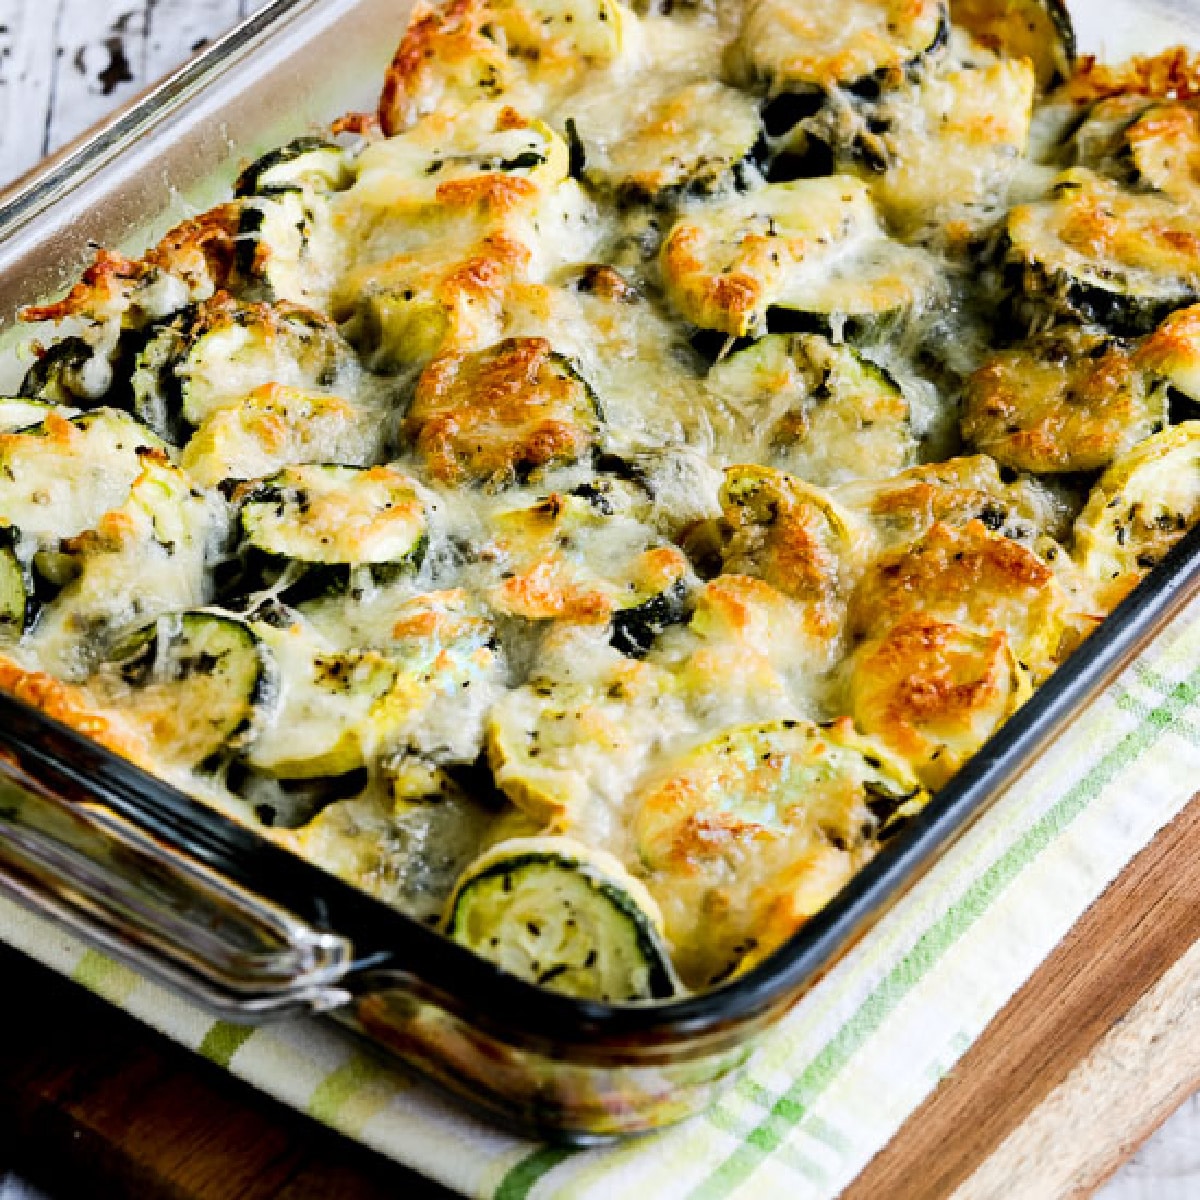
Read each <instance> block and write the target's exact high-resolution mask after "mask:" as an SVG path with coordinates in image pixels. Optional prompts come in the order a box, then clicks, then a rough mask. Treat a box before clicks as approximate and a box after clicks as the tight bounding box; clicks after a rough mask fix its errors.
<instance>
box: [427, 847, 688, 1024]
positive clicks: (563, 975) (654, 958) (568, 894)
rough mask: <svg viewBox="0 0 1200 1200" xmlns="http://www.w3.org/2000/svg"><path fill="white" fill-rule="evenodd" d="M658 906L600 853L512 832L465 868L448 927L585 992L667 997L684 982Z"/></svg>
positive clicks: (468, 941) (477, 946) (470, 944)
mask: <svg viewBox="0 0 1200 1200" xmlns="http://www.w3.org/2000/svg"><path fill="white" fill-rule="evenodd" d="M658 926H659V917H658V913H657V905H655V903H654V901H653V900H652V899H651V897H650V895H649V893H648V892H647V891H646V889H645V887H644V886H643V885H642V884H641V883H640V882H639V881H638V880H636V879H634V878H633V876H632V875H630V874H629V872H628V871H626V870H625V869H624V867H622V866H621V864H620V863H619V862H618V861H617V860H616V859H615V858H612V857H611V856H610V855H608V854H605V853H604V852H603V851H599V850H594V849H592V848H590V847H588V846H584V845H583V844H581V843H579V842H575V841H573V840H571V839H570V838H563V837H540V838H514V839H512V840H510V841H507V842H501V843H500V845H498V846H495V847H493V848H492V849H491V850H489V851H488V852H487V853H486V854H484V855H483V856H482V857H481V858H479V859H477V860H476V861H475V862H474V863H473V864H472V865H471V866H470V867H468V868H467V871H466V873H465V874H464V876H463V878H462V879H461V880H460V881H459V883H458V886H457V888H456V889H455V891H454V895H453V896H452V897H451V898H450V902H449V904H448V905H447V908H446V923H445V928H446V933H447V934H448V935H449V936H450V937H451V938H453V939H454V940H455V941H456V942H458V943H459V944H460V945H463V946H466V947H467V948H468V949H470V950H473V951H474V952H475V953H476V954H478V955H480V956H481V957H483V958H486V959H488V960H489V961H490V962H493V963H495V964H496V965H497V966H499V967H501V968H503V969H504V970H506V971H508V972H509V973H510V974H513V975H517V976H519V977H520V978H522V979H527V980H529V981H530V982H531V983H536V984H538V985H539V986H540V987H546V988H550V989H551V990H553V991H556V992H563V993H565V994H566V995H568V996H575V997H577V998H579V999H584V1000H601V1001H607V1002H610V1003H622V1002H629V1001H637V1000H643V1001H644V1000H666V999H669V998H670V997H671V996H674V995H675V994H676V993H677V992H678V991H679V990H680V988H679V984H678V983H677V981H676V978H675V973H674V971H673V969H672V967H671V960H670V957H669V955H668V953H667V948H666V944H665V943H664V941H663V938H662V935H661V933H660V932H659V928H658Z"/></svg>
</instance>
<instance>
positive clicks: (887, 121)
mask: <svg viewBox="0 0 1200 1200" xmlns="http://www.w3.org/2000/svg"><path fill="white" fill-rule="evenodd" d="M1033 99H1034V79H1033V68H1032V67H1031V66H1030V64H1029V62H1028V61H1026V60H1024V59H1020V60H1017V61H1006V62H998V63H994V64H992V65H991V66H986V67H978V68H968V69H965V70H961V71H955V72H952V73H950V74H938V75H927V76H926V77H924V78H923V79H922V80H921V82H920V84H917V85H910V86H909V87H907V88H905V89H904V90H902V91H900V92H898V93H896V95H895V96H894V97H892V98H889V99H888V100H887V101H886V102H884V104H882V105H881V110H880V118H879V122H878V127H879V128H880V129H883V130H884V131H885V132H883V133H881V134H879V135H877V136H876V137H875V138H874V141H873V143H872V144H875V143H877V144H878V147H879V149H880V152H881V157H880V161H879V162H876V160H875V158H874V157H871V158H870V161H871V163H872V165H882V166H883V168H884V169H883V171H882V172H877V171H873V170H869V169H866V168H862V167H858V166H856V162H855V155H853V154H852V155H851V156H850V163H849V164H848V169H855V170H856V172H857V173H862V174H863V176H864V178H865V179H866V180H867V181H868V183H869V184H870V186H871V194H872V196H873V197H874V198H875V202H876V203H877V204H878V205H879V207H880V209H881V210H882V212H883V213H884V214H885V215H886V216H887V218H888V220H889V222H890V223H891V224H892V226H893V227H894V228H896V229H897V230H898V231H899V232H900V233H901V234H903V235H905V236H914V235H918V234H923V233H928V232H936V231H937V230H939V229H941V230H942V231H944V234H945V235H946V236H948V238H949V239H950V240H951V241H952V242H959V241H961V240H962V238H963V236H964V235H965V236H967V237H977V236H978V235H979V233H980V231H981V230H982V229H984V228H986V227H987V226H988V225H990V224H992V223H994V222H995V221H996V220H997V219H998V218H999V217H1001V216H1003V214H1004V213H1005V211H1006V210H1007V207H1008V192H1009V185H1010V183H1011V182H1012V180H1013V177H1014V176H1015V175H1016V173H1017V170H1018V168H1019V167H1020V164H1021V160H1022V158H1023V157H1024V156H1025V152H1026V150H1027V148H1028V144H1029V131H1030V125H1031V122H1032V119H1033ZM868 136H870V135H868ZM861 157H862V156H861V155H859V156H858V158H859V159H861Z"/></svg>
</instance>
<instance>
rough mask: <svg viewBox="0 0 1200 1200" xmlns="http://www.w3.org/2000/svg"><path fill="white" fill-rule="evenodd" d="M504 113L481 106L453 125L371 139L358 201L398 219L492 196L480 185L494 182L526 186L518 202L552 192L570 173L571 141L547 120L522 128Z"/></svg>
mask: <svg viewBox="0 0 1200 1200" xmlns="http://www.w3.org/2000/svg"><path fill="white" fill-rule="evenodd" d="M509 111H510V112H511V109H510V110H509ZM503 114H504V106H503V105H499V104H495V105H493V104H477V105H474V106H472V107H471V108H469V109H467V111H466V112H464V113H459V114H457V117H456V119H455V120H454V121H451V122H446V121H431V122H424V123H422V124H419V125H417V126H416V128H414V129H412V130H410V131H409V132H408V133H403V134H400V135H399V136H398V137H393V138H388V139H386V140H384V141H377V142H372V143H371V145H369V146H367V148H366V149H365V150H364V151H363V152H362V155H361V156H360V157H359V160H358V182H357V183H356V184H355V186H354V193H353V194H354V197H355V198H356V199H360V200H361V201H362V202H363V203H364V204H366V205H368V206H371V207H380V208H386V209H388V211H389V212H391V213H392V214H394V217H393V219H400V218H402V217H409V218H413V219H418V220H419V219H421V214H422V213H429V212H431V211H432V210H433V209H434V208H436V207H439V206H444V205H446V204H449V203H451V202H454V198H455V197H456V196H463V197H469V196H472V195H473V196H475V197H478V196H480V195H483V194H486V191H487V189H486V187H483V186H477V185H483V184H486V183H487V181H488V180H489V178H503V179H507V180H514V181H516V180H519V181H521V182H520V184H519V185H517V188H519V190H514V191H513V193H512V195H513V196H514V198H515V197H518V196H526V195H528V196H534V195H543V196H544V195H547V194H548V193H549V192H551V191H552V190H553V189H554V188H556V187H557V186H558V185H559V184H561V183H562V182H563V181H564V180H566V179H567V178H568V176H569V174H570V161H571V154H570V150H569V149H568V147H567V143H566V142H565V141H564V140H563V139H562V138H561V137H559V135H558V134H557V133H555V132H554V130H553V129H551V128H550V126H549V125H547V124H546V123H545V122H543V121H530V122H529V123H528V124H524V125H516V124H515V123H509V122H508V121H507V120H505V119H504V116H503ZM456 202H457V203H462V201H461V200H459V201H456ZM512 202H513V201H510V202H509V203H512Z"/></svg>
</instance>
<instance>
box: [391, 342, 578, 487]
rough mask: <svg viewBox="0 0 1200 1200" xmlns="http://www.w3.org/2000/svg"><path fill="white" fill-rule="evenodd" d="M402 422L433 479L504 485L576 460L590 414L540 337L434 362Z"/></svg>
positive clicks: (571, 377)
mask: <svg viewBox="0 0 1200 1200" xmlns="http://www.w3.org/2000/svg"><path fill="white" fill-rule="evenodd" d="M405 427H406V429H407V430H408V433H409V435H410V436H411V437H412V438H413V441H414V444H415V446H416V449H417V452H418V453H419V454H420V455H421V457H422V459H423V460H424V461H425V463H426V465H427V467H428V469H429V471H430V472H431V473H432V475H433V476H434V478H435V479H439V480H441V481H442V482H444V483H460V482H462V481H464V480H468V479H475V480H484V481H491V482H496V483H503V482H505V481H506V480H509V479H511V478H512V477H513V476H514V475H515V474H516V473H517V472H519V471H526V472H528V471H531V470H536V469H538V468H540V467H544V466H546V465H547V464H550V463H554V462H561V461H564V460H566V461H570V460H572V459H576V458H578V457H579V456H580V455H581V454H582V453H583V452H584V451H585V450H586V449H587V447H588V446H590V445H591V443H592V441H593V439H594V437H595V433H596V427H597V413H596V409H595V405H594V401H593V399H592V397H591V394H590V392H589V389H588V386H587V384H586V383H584V382H583V380H581V379H580V378H579V376H578V375H576V374H575V373H574V372H573V371H572V370H571V369H570V367H569V366H568V365H567V364H566V363H565V361H563V360H562V359H560V358H559V357H558V356H557V355H555V353H554V351H553V349H552V347H551V346H550V343H549V342H547V341H545V339H542V338H510V339H509V340H507V341H504V342H501V343H499V344H498V345H496V346H494V347H492V348H491V349H489V350H484V351H479V352H478V353H474V354H449V355H444V356H443V357H441V358H438V359H435V360H434V361H433V362H432V363H430V365H429V366H428V367H426V369H425V371H424V372H423V373H422V375H421V379H420V382H419V383H418V384H417V392H416V395H415V397H414V399H413V403H412V407H411V408H410V409H409V413H408V419H407V421H406V422H405Z"/></svg>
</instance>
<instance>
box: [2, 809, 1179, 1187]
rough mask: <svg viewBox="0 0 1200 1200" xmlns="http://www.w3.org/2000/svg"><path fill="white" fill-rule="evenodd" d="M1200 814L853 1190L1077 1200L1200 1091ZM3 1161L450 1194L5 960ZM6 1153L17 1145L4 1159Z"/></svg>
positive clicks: (84, 1171) (136, 1174) (1092, 921)
mask: <svg viewBox="0 0 1200 1200" xmlns="http://www.w3.org/2000/svg"><path fill="white" fill-rule="evenodd" d="M1198 937H1200V799H1197V800H1196V801H1193V803H1192V804H1191V806H1190V808H1189V809H1188V810H1187V811H1185V812H1184V813H1183V814H1182V815H1181V816H1180V817H1178V818H1177V819H1176V820H1175V821H1174V822H1173V823H1172V824H1171V825H1170V826H1168V827H1167V828H1166V829H1165V830H1164V831H1163V832H1162V833H1161V834H1160V836H1159V837H1158V838H1157V839H1156V840H1155V841H1154V843H1153V844H1152V845H1150V846H1149V847H1148V848H1147V849H1146V850H1145V851H1143V853H1142V854H1141V855H1139V856H1138V858H1137V859H1135V860H1134V861H1133V863H1132V864H1130V866H1129V867H1128V868H1127V869H1126V871H1125V872H1124V874H1123V875H1121V877H1120V878H1119V879H1118V880H1117V881H1116V882H1115V883H1114V884H1113V885H1112V886H1111V887H1110V888H1109V889H1108V891H1107V892H1106V893H1105V894H1104V896H1103V897H1102V898H1101V899H1100V901H1099V902H1098V903H1097V904H1096V905H1095V906H1094V907H1093V908H1092V909H1091V910H1090V911H1089V912H1088V913H1087V914H1086V915H1085V916H1084V918H1083V919H1082V920H1081V921H1080V923H1079V924H1078V925H1077V926H1076V928H1075V930H1074V931H1073V932H1072V933H1071V935H1070V936H1069V937H1068V938H1067V939H1066V941H1064V942H1063V944H1062V945H1061V946H1060V947H1059V948H1058V950H1057V951H1056V952H1055V953H1054V954H1053V955H1052V956H1051V957H1050V958H1049V959H1047V961H1046V962H1045V963H1044V964H1043V965H1042V967H1041V969H1040V970H1039V971H1038V973H1037V974H1036V975H1035V976H1034V977H1033V978H1032V979H1031V980H1030V981H1029V983H1028V984H1027V985H1026V986H1025V987H1024V988H1023V989H1022V990H1021V991H1020V992H1019V993H1018V994H1017V996H1016V997H1015V998H1014V999H1013V1000H1012V1002H1011V1003H1010V1004H1009V1005H1008V1006H1007V1007H1006V1008H1005V1009H1004V1011H1003V1012H1002V1013H1001V1014H1000V1015H999V1017H998V1018H997V1019H996V1020H995V1022H993V1024H992V1025H991V1027H990V1028H989V1029H988V1031H987V1032H986V1033H985V1035H984V1037H983V1038H982V1039H981V1040H980V1041H979V1042H978V1043H977V1044H976V1045H975V1046H974V1047H973V1048H972V1049H971V1050H970V1051H969V1052H968V1054H967V1055H966V1056H965V1058H964V1059H963V1060H962V1062H961V1063H960V1064H959V1066H958V1067H957V1068H956V1069H955V1070H954V1071H953V1072H952V1073H951V1074H950V1075H949V1076H948V1077H947V1078H946V1079H945V1080H944V1081H943V1082H942V1084H941V1086H940V1087H939V1088H938V1089H937V1091H936V1092H935V1093H934V1094H933V1095H932V1096H931V1097H930V1098H929V1100H928V1101H927V1102H926V1103H925V1104H924V1105H923V1106H922V1107H921V1108H920V1109H919V1110H918V1111H917V1112H916V1113H915V1114H914V1115H913V1116H912V1117H911V1118H910V1120H909V1121H908V1122H907V1124H906V1125H905V1126H904V1127H903V1129H901V1131H900V1132H899V1134H898V1135H897V1136H896V1138H895V1139H894V1140H893V1142H892V1143H891V1145H890V1146H888V1147H887V1149H885V1150H884V1151H883V1153H881V1154H880V1155H879V1156H878V1157H877V1158H876V1159H875V1161H874V1162H873V1163H872V1164H871V1165H870V1166H869V1167H868V1168H867V1170H866V1171H865V1172H864V1173H863V1175H862V1176H861V1177H860V1178H859V1179H858V1180H857V1182H856V1183H855V1184H854V1185H852V1187H851V1188H850V1189H849V1191H848V1192H847V1193H846V1195H847V1197H848V1198H852V1200H880V1198H881V1197H888V1198H889V1200H892V1198H899V1200H943V1198H946V1197H950V1196H954V1197H955V1200H1009V1198H1011V1197H1014V1196H1019V1197H1021V1200H1041V1198H1043V1197H1044V1198H1045V1200H1060V1198H1062V1197H1067V1196H1084V1195H1087V1194H1089V1193H1090V1191H1091V1190H1092V1189H1093V1188H1094V1187H1095V1186H1096V1185H1097V1184H1099V1183H1100V1182H1101V1181H1103V1179H1105V1178H1106V1177H1107V1176H1108V1175H1109V1174H1110V1173H1111V1172H1112V1171H1114V1170H1115V1169H1116V1168H1117V1166H1118V1165H1120V1163H1121V1162H1123V1161H1124V1159H1125V1158H1127V1157H1128V1156H1129V1155H1130V1154H1131V1153H1132V1152H1133V1151H1134V1150H1135V1149H1136V1148H1137V1146H1138V1145H1139V1144H1140V1143H1141V1141H1142V1140H1143V1139H1144V1138H1145V1137H1147V1136H1148V1135H1149V1134H1150V1133H1151V1132H1152V1131H1153V1130H1154V1129H1155V1128H1157V1126H1158V1125H1159V1123H1161V1122H1162V1121H1163V1120H1164V1119H1165V1118H1166V1117H1167V1116H1168V1115H1169V1114H1170V1113H1171V1112H1172V1111H1173V1110H1174V1108H1175V1107H1176V1106H1177V1105H1178V1104H1180V1103H1181V1102H1182V1101H1183V1100H1184V1099H1185V1098H1186V1097H1187V1096H1188V1095H1189V1094H1190V1093H1191V1092H1192V1091H1193V1090H1194V1089H1195V1088H1197V1087H1198V1086H1200V942H1198V940H1197V939H1198ZM0 972H3V978H4V980H5V984H6V986H5V989H4V990H5V996H6V1000H5V1005H4V1016H5V1018H6V1020H5V1021H4V1027H5V1028H7V1029H9V1030H12V1031H13V1033H11V1034H10V1035H9V1036H8V1037H7V1038H5V1039H3V1040H0V1152H6V1153H7V1156H8V1160H9V1161H11V1162H15V1163H17V1164H18V1165H19V1167H20V1169H21V1170H22V1171H23V1172H24V1173H25V1174H27V1175H28V1176H29V1177H30V1178H31V1179H32V1180H34V1181H35V1182H38V1183H41V1184H42V1185H43V1186H45V1187H46V1188H47V1189H48V1190H51V1191H52V1192H54V1193H56V1194H61V1195H62V1196H65V1197H74V1196H82V1195H86V1196H88V1197H89V1198H92V1197H95V1198H101V1197H105V1196H136V1197H138V1200H160V1198H162V1200H167V1198H170V1200H237V1198H243V1197H244V1198H247V1200H260V1198H261V1200H266V1198H267V1197H278V1198H281V1200H309V1198H312V1200H317V1198H321V1200H325V1198H328V1197H333V1196H336V1197H338V1200H383V1198H384V1197H388V1198H389V1200H397V1198H399V1197H415V1198H421V1200H423V1198H426V1197H446V1196H448V1195H449V1193H447V1192H446V1191H444V1190H443V1189H441V1188H439V1187H437V1186H436V1185H434V1184H431V1183H429V1182H428V1181H427V1180H425V1179H423V1178H421V1177H419V1176H416V1175H414V1174H412V1173H411V1172H408V1171H405V1170H403V1169H402V1168H400V1167H397V1166H395V1165H394V1164H392V1163H390V1162H387V1161H385V1160H384V1159H382V1158H380V1157H378V1156H377V1155H374V1154H372V1153H371V1152H370V1151H367V1150H365V1149H363V1148H362V1147H360V1146H358V1145H356V1144H354V1143H352V1142H349V1141H347V1140H345V1139H343V1138H340V1137H339V1136H338V1135H336V1134H334V1133H332V1132H330V1131H328V1130H326V1129H323V1128H321V1127H320V1126H318V1125H316V1124H315V1123H313V1122H311V1121H310V1120H309V1119H308V1118H306V1117H304V1116H301V1115H300V1114H298V1113H295V1112H293V1111H291V1110H290V1109H287V1108H284V1107H283V1106H281V1105H279V1104H277V1103H275V1102H274V1101H272V1100H269V1099H267V1098H266V1097H264V1096H262V1095H260V1094H258V1093H257V1092H254V1091H253V1090H252V1089H250V1088H249V1087H247V1086H246V1085H244V1084H241V1083H239V1082H238V1081H237V1080H234V1079H233V1078H231V1077H230V1076H228V1075H226V1074H224V1073H223V1072H222V1071H220V1070H219V1069H218V1068H216V1067H215V1066H213V1065H212V1064H210V1063H208V1062H206V1061H204V1060H202V1059H199V1058H196V1057H195V1056H193V1055H191V1054H189V1053H188V1052H187V1051H185V1050H182V1049H180V1048H179V1047H178V1046H175V1045H174V1044H172V1043H170V1042H168V1041H167V1040H166V1039H164V1038H162V1037H161V1036H159V1035H157V1034H155V1033H153V1032H151V1031H149V1030H147V1029H146V1028H145V1027H144V1026H142V1025H140V1024H138V1023H137V1022H136V1021H134V1020H133V1019H132V1018H130V1017H127V1016H125V1015H124V1014H123V1013H121V1012H118V1011H117V1010H115V1009H112V1008H110V1007H109V1006H108V1005H107V1004H105V1003H104V1002H103V1001H101V1000H99V999H97V998H96V997H94V996H92V995H90V994H89V993H87V992H85V991H83V990H82V989H81V988H79V987H78V986H77V985H75V984H73V983H70V982H68V981H66V980H64V979H62V978H61V977H59V976H57V975H55V974H53V973H52V972H50V971H48V970H46V969H45V968H43V967H41V966H38V965H36V964H34V963H32V962H30V961H29V960H28V959H26V958H24V957H23V956H21V955H19V954H17V953H16V952H14V951H10V950H0ZM6 1141H7V1143H8V1144H7V1145H5V1142H6Z"/></svg>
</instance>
